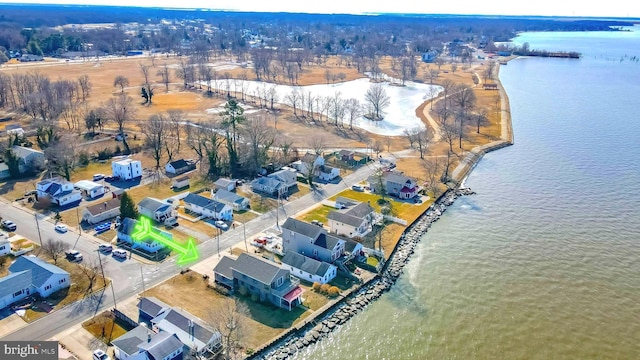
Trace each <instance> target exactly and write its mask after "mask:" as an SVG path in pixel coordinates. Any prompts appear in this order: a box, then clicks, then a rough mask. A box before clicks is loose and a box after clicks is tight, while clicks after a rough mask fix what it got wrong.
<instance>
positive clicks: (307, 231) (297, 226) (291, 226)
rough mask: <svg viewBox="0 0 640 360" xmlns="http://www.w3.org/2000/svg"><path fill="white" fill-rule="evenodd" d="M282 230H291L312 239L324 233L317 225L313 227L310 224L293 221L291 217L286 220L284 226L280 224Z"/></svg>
mask: <svg viewBox="0 0 640 360" xmlns="http://www.w3.org/2000/svg"><path fill="white" fill-rule="evenodd" d="M282 228H283V229H286V230H291V231H293V232H295V233H298V234H301V235H304V236H306V237H310V238H312V239H315V238H317V237H318V235H320V233H322V232H323V231H324V229H323V228H322V227H320V226H318V225H313V224H311V223H308V222H304V221H301V220H298V219H294V218H292V217H290V218H287V220H286V221H285V222H284V224H282Z"/></svg>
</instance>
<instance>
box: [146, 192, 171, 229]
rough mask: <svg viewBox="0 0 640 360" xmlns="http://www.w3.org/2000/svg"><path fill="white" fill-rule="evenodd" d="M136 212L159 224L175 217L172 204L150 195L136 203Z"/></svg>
mask: <svg viewBox="0 0 640 360" xmlns="http://www.w3.org/2000/svg"><path fill="white" fill-rule="evenodd" d="M138 213H140V215H144V216H146V217H148V218H150V219H153V220H155V221H156V222H158V223H161V224H163V223H165V222H167V221H172V220H175V218H176V210H175V207H174V206H173V205H172V204H169V203H168V202H165V201H162V200H158V199H156V198H152V197H146V198H144V199H142V200H141V201H140V202H139V203H138Z"/></svg>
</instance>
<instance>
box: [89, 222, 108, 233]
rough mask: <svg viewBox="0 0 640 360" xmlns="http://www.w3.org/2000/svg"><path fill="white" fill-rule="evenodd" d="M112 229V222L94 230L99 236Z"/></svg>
mask: <svg viewBox="0 0 640 360" xmlns="http://www.w3.org/2000/svg"><path fill="white" fill-rule="evenodd" d="M110 229H111V223H110V222H108V223H104V224H100V225H98V226H96V227H94V228H93V230H95V231H96V233H98V234H100V233H103V232H105V231H107V230H110Z"/></svg>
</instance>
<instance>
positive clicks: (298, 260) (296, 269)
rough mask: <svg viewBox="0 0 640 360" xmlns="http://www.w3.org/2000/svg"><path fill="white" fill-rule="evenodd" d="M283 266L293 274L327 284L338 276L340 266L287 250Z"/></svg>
mask: <svg viewBox="0 0 640 360" xmlns="http://www.w3.org/2000/svg"><path fill="white" fill-rule="evenodd" d="M281 261H282V268H283V269H286V270H289V271H290V272H291V275H293V276H295V277H297V278H299V279H300V280H305V281H308V282H318V283H320V284H326V283H328V282H329V281H331V280H333V278H335V277H336V274H337V271H338V268H337V267H336V266H335V265H331V264H329V263H326V262H324V261H318V260H315V259H312V258H310V257H307V256H304V255H300V254H298V253H296V252H293V251H287V252H286V253H285V255H284V257H283V258H282V260H281Z"/></svg>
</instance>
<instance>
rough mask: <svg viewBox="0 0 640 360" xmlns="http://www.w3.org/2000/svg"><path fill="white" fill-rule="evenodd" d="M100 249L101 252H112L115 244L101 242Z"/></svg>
mask: <svg viewBox="0 0 640 360" xmlns="http://www.w3.org/2000/svg"><path fill="white" fill-rule="evenodd" d="M98 250H100V251H101V252H106V253H110V252H111V251H112V250H113V246H111V244H100V245H98Z"/></svg>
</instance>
